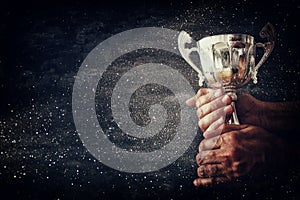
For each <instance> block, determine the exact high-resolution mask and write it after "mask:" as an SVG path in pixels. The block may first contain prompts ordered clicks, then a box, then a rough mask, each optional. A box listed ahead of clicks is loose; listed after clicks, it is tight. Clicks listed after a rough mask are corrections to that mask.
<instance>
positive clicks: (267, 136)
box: [194, 124, 285, 186]
mask: <svg viewBox="0 0 300 200" xmlns="http://www.w3.org/2000/svg"><path fill="white" fill-rule="evenodd" d="M284 152H285V148H284V144H283V143H282V141H281V140H280V139H279V138H278V137H277V136H275V135H273V134H271V133H269V132H268V131H266V130H264V129H262V128H259V127H256V126H251V125H233V124H231V125H225V127H224V129H223V132H222V134H221V135H219V136H215V137H211V138H206V139H204V140H202V142H201V143H200V145H199V153H198V155H197V156H196V161H197V164H198V166H199V167H198V170H197V173H198V176H199V178H197V179H195V180H194V185H195V186H210V185H214V184H218V183H224V182H230V181H232V180H234V179H235V178H238V177H242V176H244V175H246V174H251V173H253V174H256V175H257V174H258V173H259V172H261V171H262V170H263V169H265V168H268V169H271V168H274V166H276V167H278V165H280V163H284V161H283V160H284Z"/></svg>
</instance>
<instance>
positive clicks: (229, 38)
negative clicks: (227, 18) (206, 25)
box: [197, 33, 254, 44]
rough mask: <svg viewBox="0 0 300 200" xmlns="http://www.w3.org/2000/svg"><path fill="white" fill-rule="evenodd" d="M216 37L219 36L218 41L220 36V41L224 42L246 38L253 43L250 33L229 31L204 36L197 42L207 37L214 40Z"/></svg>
mask: <svg viewBox="0 0 300 200" xmlns="http://www.w3.org/2000/svg"><path fill="white" fill-rule="evenodd" d="M218 38H220V41H221V38H222V41H224V42H235V41H241V40H246V41H247V42H248V43H251V44H254V37H253V36H252V35H250V34H242V33H229V34H217V35H211V36H205V37H203V38H201V39H200V40H198V42H197V43H204V42H206V41H207V40H209V39H211V40H216V39H218ZM234 38H235V39H234ZM224 39H225V40H224Z"/></svg>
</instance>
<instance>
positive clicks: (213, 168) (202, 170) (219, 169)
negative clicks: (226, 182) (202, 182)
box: [197, 164, 225, 178]
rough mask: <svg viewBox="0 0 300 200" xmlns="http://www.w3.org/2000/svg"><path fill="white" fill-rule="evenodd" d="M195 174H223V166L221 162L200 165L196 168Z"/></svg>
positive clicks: (202, 175)
mask: <svg viewBox="0 0 300 200" xmlns="http://www.w3.org/2000/svg"><path fill="white" fill-rule="evenodd" d="M197 174H198V176H199V177H200V178H209V177H216V176H224V175H225V174H224V166H223V164H208V165H201V166H199V167H198V169H197Z"/></svg>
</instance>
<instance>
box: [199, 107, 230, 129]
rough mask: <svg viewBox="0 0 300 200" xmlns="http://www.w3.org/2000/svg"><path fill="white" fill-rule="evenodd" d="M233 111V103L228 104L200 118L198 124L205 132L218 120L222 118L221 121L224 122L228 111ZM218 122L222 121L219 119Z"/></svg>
mask: <svg viewBox="0 0 300 200" xmlns="http://www.w3.org/2000/svg"><path fill="white" fill-rule="evenodd" d="M232 112H233V107H232V106H231V105H228V106H226V107H221V108H219V109H217V110H215V111H213V112H211V113H209V114H207V115H206V116H204V117H203V118H200V120H199V122H198V125H199V127H200V129H201V130H202V131H203V132H205V131H206V130H207V128H208V127H209V126H210V125H211V124H213V123H214V122H215V121H217V120H222V121H221V123H224V122H225V118H226V116H227V115H228V113H232ZM218 122H220V121H218Z"/></svg>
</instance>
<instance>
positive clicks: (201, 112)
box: [197, 95, 231, 119]
mask: <svg viewBox="0 0 300 200" xmlns="http://www.w3.org/2000/svg"><path fill="white" fill-rule="evenodd" d="M198 101H199V100H198ZM230 103H231V98H230V97H229V96H228V95H224V96H220V97H218V98H216V99H214V100H212V101H210V102H208V103H206V104H203V105H200V106H199V107H198V109H197V115H198V117H199V118H200V119H201V118H203V117H204V116H206V115H208V114H209V113H211V112H213V111H215V110H218V109H219V108H222V107H225V106H226V105H229V104H230Z"/></svg>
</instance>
